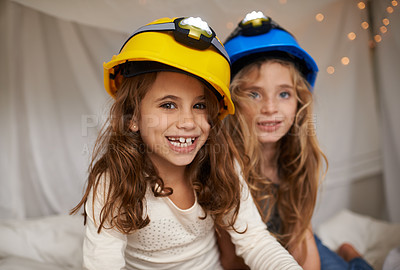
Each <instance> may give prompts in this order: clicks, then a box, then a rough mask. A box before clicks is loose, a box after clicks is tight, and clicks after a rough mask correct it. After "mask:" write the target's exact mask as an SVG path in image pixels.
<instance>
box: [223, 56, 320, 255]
mask: <svg viewBox="0 0 400 270" xmlns="http://www.w3.org/2000/svg"><path fill="white" fill-rule="evenodd" d="M265 63H279V64H281V65H283V66H286V67H288V68H289V70H290V74H291V77H292V79H293V84H294V89H296V98H297V101H298V102H297V113H296V117H295V120H294V123H293V125H292V126H291V128H290V130H289V131H288V133H287V134H286V135H285V136H284V137H283V138H281V139H280V140H279V141H278V142H277V143H278V150H277V152H276V157H275V158H276V160H277V164H278V175H279V178H280V184H279V186H276V185H274V184H272V182H271V181H270V179H268V178H267V177H265V176H264V175H263V173H262V171H263V170H262V167H263V162H262V152H261V147H260V145H259V142H258V139H257V136H256V134H255V133H254V132H251V130H252V129H251V127H250V126H249V123H247V122H246V120H245V117H244V115H243V114H244V112H243V106H242V104H244V102H246V101H245V99H248V96H247V94H246V93H245V92H244V91H243V85H244V84H246V83H248V80H249V79H248V78H247V77H246V75H247V74H249V73H250V72H253V71H256V72H258V73H260V68H261V66H262V65H263V64H265ZM259 76H260V74H259ZM231 94H232V100H233V102H234V104H235V106H236V113H235V115H233V116H229V118H228V123H227V124H228V127H229V131H230V134H231V136H232V137H233V140H234V143H235V145H236V146H237V148H238V150H239V152H241V153H243V155H242V161H243V163H244V164H245V170H244V174H245V177H246V179H247V181H248V183H249V186H250V188H251V192H252V195H253V197H254V198H255V201H256V203H257V207H258V209H259V211H260V213H261V215H262V216H263V220H264V221H265V222H268V221H269V220H270V219H271V217H272V215H273V214H274V211H277V213H278V214H279V217H280V220H281V227H280V230H279V232H277V233H276V237H277V238H278V240H279V241H280V242H281V244H282V245H283V246H285V247H286V248H287V249H290V248H293V247H296V246H297V245H299V244H303V245H304V244H305V241H304V240H305V238H304V236H305V233H306V230H307V228H308V227H309V226H310V223H311V217H312V214H313V210H314V207H315V204H316V198H317V192H318V186H319V181H320V179H321V171H322V170H321V169H322V165H323V161H325V163H326V165H327V160H326V157H325V155H324V154H323V153H322V151H321V149H320V147H319V144H318V141H317V137H316V134H315V123H314V120H315V119H314V115H313V113H312V103H313V97H312V93H311V92H310V91H309V85H308V83H307V82H306V80H305V79H304V78H303V76H301V74H300V73H299V71H298V70H297V68H296V67H295V66H294V64H293V63H292V62H290V61H285V60H281V59H273V58H263V59H259V60H257V61H255V62H253V63H251V64H249V65H247V66H245V67H244V68H243V69H242V70H240V71H239V72H238V73H237V74H236V76H235V77H234V78H233V81H232V83H231ZM303 251H305V249H303ZM305 252H306V251H305ZM303 255H304V256H303V258H305V255H306V253H305V254H303Z"/></svg>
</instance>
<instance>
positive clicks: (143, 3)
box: [139, 0, 147, 6]
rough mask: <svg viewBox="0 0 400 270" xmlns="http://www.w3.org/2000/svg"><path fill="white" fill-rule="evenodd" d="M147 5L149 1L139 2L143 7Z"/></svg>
mask: <svg viewBox="0 0 400 270" xmlns="http://www.w3.org/2000/svg"><path fill="white" fill-rule="evenodd" d="M146 3H147V0H139V4H140V5H142V6H144V5H146Z"/></svg>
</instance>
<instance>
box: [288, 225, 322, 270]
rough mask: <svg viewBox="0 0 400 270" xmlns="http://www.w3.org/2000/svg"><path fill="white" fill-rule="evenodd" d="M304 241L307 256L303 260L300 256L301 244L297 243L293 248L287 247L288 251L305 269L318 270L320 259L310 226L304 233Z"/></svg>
mask: <svg viewBox="0 0 400 270" xmlns="http://www.w3.org/2000/svg"><path fill="white" fill-rule="evenodd" d="M305 238H306V243H305V248H306V249H307V257H306V258H305V260H304V259H303V258H302V250H303V245H297V247H295V248H294V249H289V252H290V253H291V254H292V255H293V257H294V258H295V259H296V261H298V262H302V263H301V266H302V267H303V269H305V270H320V269H321V261H320V258H319V253H318V248H317V244H316V243H315V238H314V234H313V231H312V228H311V225H310V227H309V228H308V230H307V232H306V235H305Z"/></svg>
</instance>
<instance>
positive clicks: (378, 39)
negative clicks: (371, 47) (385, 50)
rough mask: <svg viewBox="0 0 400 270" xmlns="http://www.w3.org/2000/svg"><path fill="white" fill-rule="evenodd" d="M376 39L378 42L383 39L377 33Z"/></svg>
mask: <svg viewBox="0 0 400 270" xmlns="http://www.w3.org/2000/svg"><path fill="white" fill-rule="evenodd" d="M374 40H375V42H376V43H379V42H381V41H382V37H381V35H375V36H374Z"/></svg>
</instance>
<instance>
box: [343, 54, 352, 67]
mask: <svg viewBox="0 0 400 270" xmlns="http://www.w3.org/2000/svg"><path fill="white" fill-rule="evenodd" d="M341 62H342V64H343V65H345V66H347V65H348V64H349V63H350V59H349V58H348V57H347V56H345V57H342V60H341Z"/></svg>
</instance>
